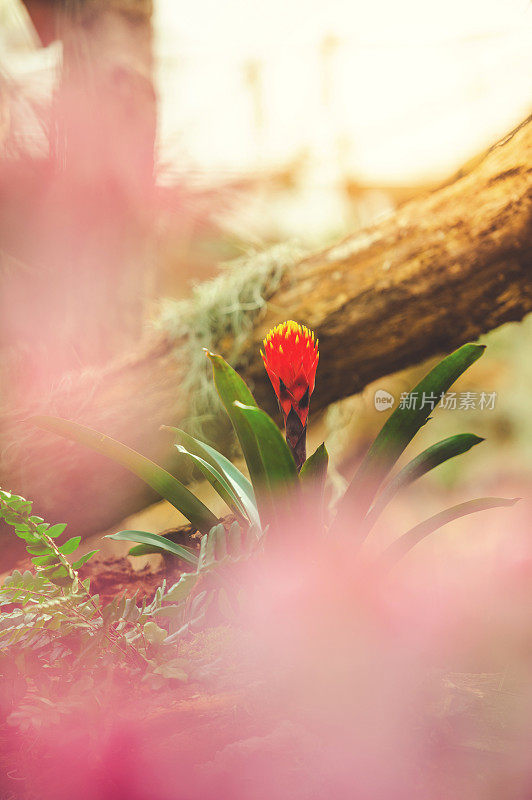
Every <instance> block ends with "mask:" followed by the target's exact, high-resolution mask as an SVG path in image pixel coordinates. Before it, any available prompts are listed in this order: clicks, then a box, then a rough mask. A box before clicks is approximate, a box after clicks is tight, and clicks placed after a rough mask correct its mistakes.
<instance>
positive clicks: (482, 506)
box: [382, 497, 520, 565]
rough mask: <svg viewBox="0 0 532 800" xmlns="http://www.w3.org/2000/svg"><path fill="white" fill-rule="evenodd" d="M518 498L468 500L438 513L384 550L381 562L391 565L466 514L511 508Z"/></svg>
mask: <svg viewBox="0 0 532 800" xmlns="http://www.w3.org/2000/svg"><path fill="white" fill-rule="evenodd" d="M519 499H520V498H518V497H516V498H513V499H512V500H508V499H507V498H505V497H481V498H479V499H478V500H468V501H467V502H466V503H459V504H458V505H456V506H452V507H451V508H447V509H445V511H440V512H439V513H438V514H434V516H433V517H429V519H426V520H425V521H424V522H420V523H419V524H418V525H415V526H414V527H413V528H411V529H410V530H409V531H407V532H406V533H404V534H403V535H402V536H400V537H399V538H398V539H396V540H395V542H392V544H391V545H390V546H389V547H387V548H386V550H385V551H384V553H383V556H382V560H383V562H384V563H385V564H386V565H393V564H395V563H396V562H397V561H399V559H400V558H402V557H403V556H404V555H406V553H408V551H409V550H411V549H412V548H413V547H415V545H416V544H418V543H419V542H421V541H422V540H423V539H425V537H427V536H428V535H429V534H431V533H433V532H434V531H435V530H437V529H438V528H441V527H443V525H447V524H448V523H449V522H452V521H453V520H455V519H459V518H460V517H465V516H467V515H468V514H475V513H476V512H477V511H486V510H487V509H489V508H500V507H503V506H513V505H514V504H515V503H517V501H518V500H519Z"/></svg>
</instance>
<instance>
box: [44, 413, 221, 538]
mask: <svg viewBox="0 0 532 800" xmlns="http://www.w3.org/2000/svg"><path fill="white" fill-rule="evenodd" d="M29 421H30V422H33V423H34V424H35V425H37V426H38V427H39V428H43V429H44V430H47V431H51V432H52V433H57V434H59V435H60V436H64V437H65V438H66V439H72V440H73V441H74V442H79V443H80V444H83V445H85V446H86V447H90V448H91V449H92V450H96V451H97V452H98V453H102V455H104V456H107V457H108V458H111V459H112V460H113V461H116V462H117V463H118V464H122V466H124V467H126V469H128V470H130V472H133V473H134V474H135V475H137V476H138V477H139V478H141V479H142V480H143V481H144V482H145V483H147V484H148V486H151V487H152V489H155V491H156V492H158V493H159V494H160V495H161V497H164V499H165V500H168V502H169V503H171V504H172V505H173V506H174V507H175V508H177V510H178V511H180V512H181V513H182V514H183V515H184V516H185V517H186V518H187V519H188V520H189V522H191V523H192V525H194V527H195V528H197V529H198V530H199V531H202V532H203V533H205V532H207V531H209V530H210V529H211V528H212V527H213V526H214V525H216V523H217V521H218V520H217V518H216V517H215V516H214V514H213V513H212V511H210V510H209V509H208V508H207V506H205V505H204V504H203V503H202V502H201V501H200V500H198V498H197V497H195V496H194V495H193V494H192V492H191V491H189V490H188V489H187V488H186V486H183V484H182V483H181V482H180V481H178V480H177V478H174V477H173V475H170V473H169V472H167V471H166V470H165V469H163V468H162V467H159V466H158V465H157V464H155V463H154V462H153V461H150V459H149V458H146V457H145V456H142V455H141V454H140V453H137V452H136V451H135V450H132V449H131V448H130V447H127V446H126V445H124V444H122V443H121V442H117V441H116V439H112V438H111V437H110V436H106V435H105V434H103V433H99V432H98V431H95V430H93V428H89V427H87V426H86V425H80V424H78V423H77V422H72V421H70V420H66V419H60V418H59V417H48V416H37V417H32V418H31V419H30V420H29Z"/></svg>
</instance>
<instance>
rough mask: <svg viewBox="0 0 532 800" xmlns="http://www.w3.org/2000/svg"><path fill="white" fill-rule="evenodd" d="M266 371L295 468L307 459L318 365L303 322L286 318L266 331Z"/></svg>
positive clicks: (311, 335) (315, 343) (315, 348)
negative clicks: (307, 436)
mask: <svg viewBox="0 0 532 800" xmlns="http://www.w3.org/2000/svg"><path fill="white" fill-rule="evenodd" d="M260 352H261V356H262V360H263V361H264V366H265V367H266V372H267V373H268V375H269V378H270V380H271V382H272V386H273V388H274V391H275V394H276V395H277V400H278V401H279V407H280V409H281V411H282V413H283V418H284V423H285V428H286V441H287V443H288V445H289V447H290V449H291V450H292V453H293V454H294V458H295V461H296V464H297V468H298V469H301V467H302V465H303V463H304V461H305V458H306V431H307V418H308V411H309V403H310V395H311V394H312V392H313V391H314V380H315V377H316V368H317V366H318V360H319V352H318V341H317V340H315V339H314V333H313V332H312V331H310V330H309V329H308V328H307V327H305V325H299V324H298V323H297V322H294V321H293V320H288V321H287V322H283V323H281V324H280V325H277V326H276V327H275V328H272V330H271V331H270V332H269V333H268V335H267V336H266V338H265V339H264V352H263V351H262V350H261V351H260Z"/></svg>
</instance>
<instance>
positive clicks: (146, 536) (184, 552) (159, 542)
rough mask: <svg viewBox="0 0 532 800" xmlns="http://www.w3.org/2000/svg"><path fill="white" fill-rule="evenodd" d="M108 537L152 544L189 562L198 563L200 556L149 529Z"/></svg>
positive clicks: (120, 540) (123, 532)
mask: <svg viewBox="0 0 532 800" xmlns="http://www.w3.org/2000/svg"><path fill="white" fill-rule="evenodd" d="M106 538H107V539H116V540H117V541H119V542H137V543H138V544H141V545H142V544H144V545H150V546H154V547H156V548H157V549H158V550H164V551H165V552H167V553H172V554H173V555H174V556H179V558H182V559H183V560H184V561H188V563H189V564H194V566H196V565H197V563H198V557H197V555H195V553H193V552H192V551H191V550H188V549H187V548H186V547H183V546H182V545H180V544H175V542H171V541H170V540H169V539H167V538H166V537H165V536H161V535H160V534H158V533H149V532H148V531H118V533H113V534H111V535H110V536H107V537H106Z"/></svg>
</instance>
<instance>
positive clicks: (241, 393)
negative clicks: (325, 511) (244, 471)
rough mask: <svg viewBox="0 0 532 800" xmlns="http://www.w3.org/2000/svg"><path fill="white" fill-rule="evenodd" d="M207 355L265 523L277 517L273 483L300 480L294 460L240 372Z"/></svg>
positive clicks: (278, 484) (211, 355)
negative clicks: (259, 406) (284, 480)
mask: <svg viewBox="0 0 532 800" xmlns="http://www.w3.org/2000/svg"><path fill="white" fill-rule="evenodd" d="M207 356H208V357H209V359H210V360H211V363H212V367H213V374H214V383H215V386H216V390H217V392H218V394H219V396H220V399H221V401H222V403H223V405H224V407H225V410H226V411H227V413H228V415H229V418H230V419H231V422H232V423H233V427H234V429H235V433H236V435H237V437H238V440H239V442H240V446H241V448H242V452H243V454H244V458H245V460H246V464H247V467H248V470H249V475H250V478H251V483H252V485H253V490H254V492H255V497H256V500H257V507H258V509H259V516H260V519H261V522H262V524H263V525H266V524H267V523H268V522H269V521H270V520H271V519H272V518H273V517H274V516H275V501H274V500H273V496H272V487H273V484H277V486H278V488H279V486H280V484H281V483H282V480H283V479H290V480H291V481H294V482H295V481H297V478H298V476H297V469H296V466H295V462H294V459H293V457H292V454H291V452H290V450H289V449H288V445H287V444H286V442H285V441H284V439H283V436H282V434H281V432H280V431H279V429H278V428H277V426H276V425H275V423H274V422H273V420H271V419H270V417H268V415H267V414H266V413H265V412H264V411H262V410H261V409H259V408H258V407H257V404H256V402H255V398H254V397H253V395H252V394H251V392H250V391H249V389H248V387H247V386H246V384H245V383H244V381H243V380H242V378H241V377H240V376H239V375H238V373H237V372H235V370H234V369H233V368H232V367H230V366H229V364H228V363H227V362H226V361H225V360H224V359H223V358H222V357H221V356H218V355H214V354H213V353H209V352H208V351H207ZM259 431H260V432H259ZM261 436H263V437H265V440H264V441H263V442H259V438H260V437H261ZM274 454H275V455H274ZM264 459H266V461H265V460H264ZM269 469H271V474H269V472H268V470H269Z"/></svg>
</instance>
